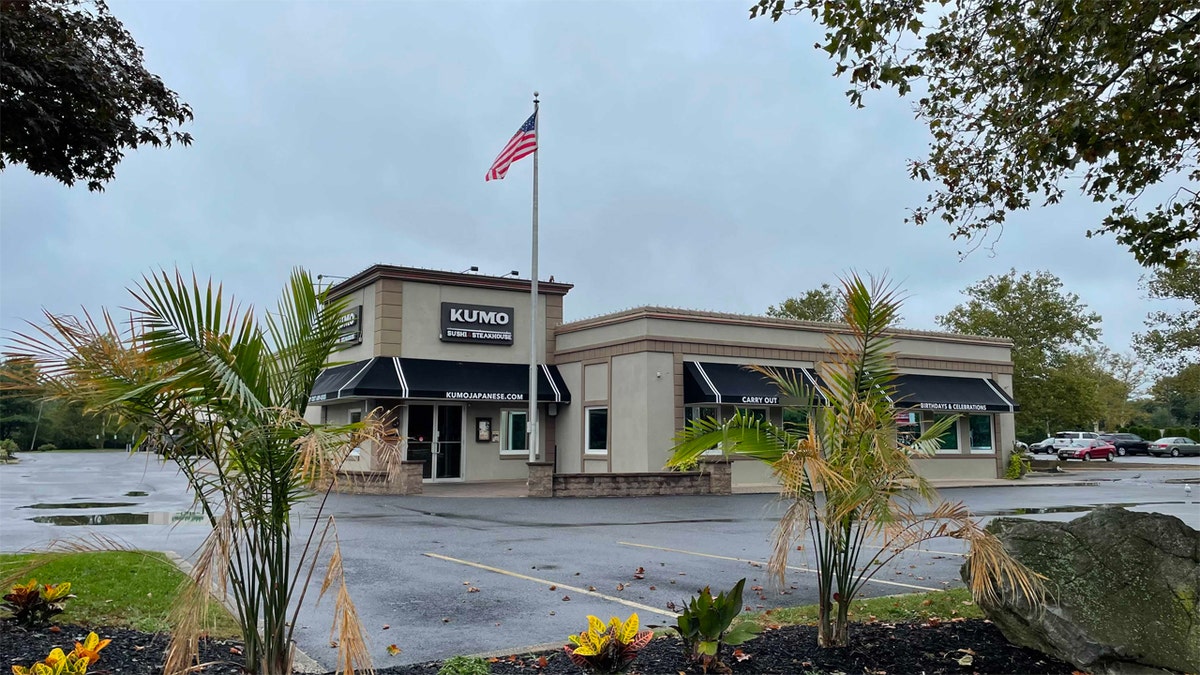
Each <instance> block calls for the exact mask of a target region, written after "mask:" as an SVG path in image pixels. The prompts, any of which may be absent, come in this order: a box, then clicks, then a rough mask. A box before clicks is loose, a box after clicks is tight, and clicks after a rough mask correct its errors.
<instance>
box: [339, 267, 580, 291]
mask: <svg viewBox="0 0 1200 675" xmlns="http://www.w3.org/2000/svg"><path fill="white" fill-rule="evenodd" d="M378 279H399V280H401V281H417V282H422V283H430V284H442V285H445V286H469V287H472V288H492V289H498V290H505V291H523V292H525V293H528V292H529V286H530V285H531V281H530V280H529V279H513V278H509V277H496V276H491V275H487V274H465V273H461V272H447V271H445V270H427V269H421V268H419V267H399V266H396V265H371V266H370V267H368V268H367V269H365V270H363V271H361V272H358V273H357V274H355V275H354V276H351V277H350V278H348V279H346V280H345V281H341V282H338V283H336V284H334V285H333V286H330V287H329V295H330V297H333V298H337V297H341V296H343V295H346V294H347V293H352V292H354V291H356V290H358V289H360V288H362V287H364V286H368V285H370V284H372V283H374V282H375V281H376V280H378ZM574 287H575V286H574V285H572V284H564V283H559V282H556V281H540V280H539V281H538V295H566V294H567V292H568V291H570V290H571V289H572V288H574Z"/></svg>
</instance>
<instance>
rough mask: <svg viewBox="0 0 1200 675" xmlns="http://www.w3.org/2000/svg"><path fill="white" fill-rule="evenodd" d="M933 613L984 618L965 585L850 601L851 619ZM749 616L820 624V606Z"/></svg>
mask: <svg viewBox="0 0 1200 675" xmlns="http://www.w3.org/2000/svg"><path fill="white" fill-rule="evenodd" d="M931 616H936V617H938V618H941V619H952V618H956V617H963V618H964V619H982V618H983V612H981V611H979V607H978V606H977V605H976V604H975V603H974V602H972V601H971V593H970V591H968V590H967V589H965V588H955V589H951V590H948V591H933V592H930V593H907V594H904V595H889V596H884V597H881V598H865V599H861V600H855V601H854V602H852V603H850V620H851V621H870V620H872V619H876V620H879V621H886V622H901V621H924V620H926V619H928V618H929V617H931ZM747 618H749V619H752V620H754V621H757V622H759V623H760V624H763V625H771V626H784V625H789V624H815V623H817V606H816V605H801V606H799V607H784V608H781V609H770V610H767V611H765V612H762V613H760V614H751V615H748V616H747Z"/></svg>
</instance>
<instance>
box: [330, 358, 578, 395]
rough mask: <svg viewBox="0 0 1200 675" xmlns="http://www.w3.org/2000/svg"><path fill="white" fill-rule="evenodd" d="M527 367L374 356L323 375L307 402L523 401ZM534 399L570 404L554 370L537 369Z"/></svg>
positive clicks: (563, 385) (527, 382) (526, 393)
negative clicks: (363, 400) (402, 400)
mask: <svg viewBox="0 0 1200 675" xmlns="http://www.w3.org/2000/svg"><path fill="white" fill-rule="evenodd" d="M528 393H529V366H526V365H522V364H519V363H478V362H474V361H438V360H434V359H405V358H397V357H387V356H377V357H375V358H373V359H368V360H366V361H359V362H358V363H352V364H349V365H344V366H337V367H335V368H329V369H326V370H325V371H323V372H322V373H321V374H320V375H319V376H317V381H316V383H315V384H314V385H313V391H312V395H310V396H309V397H308V400H309V402H310V403H319V402H323V401H330V400H335V399H339V398H367V397H370V398H404V399H408V398H414V399H446V400H453V401H526V400H528V399H527V398H526V396H527V395H528ZM538 400H539V401H542V402H546V403H570V402H571V392H570V391H568V390H567V385H566V382H564V381H563V379H562V375H561V374H559V372H558V368H556V367H554V366H550V365H546V364H541V365H540V366H539V367H538Z"/></svg>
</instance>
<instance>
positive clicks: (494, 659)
mask: <svg viewBox="0 0 1200 675" xmlns="http://www.w3.org/2000/svg"><path fill="white" fill-rule="evenodd" d="M488 663H500V659H498V658H496V657H495V656H493V657H492V658H490V659H488Z"/></svg>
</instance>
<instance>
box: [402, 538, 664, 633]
mask: <svg viewBox="0 0 1200 675" xmlns="http://www.w3.org/2000/svg"><path fill="white" fill-rule="evenodd" d="M422 555H425V556H427V557H430V558H437V559H438V560H445V561H448V562H452V563H458V564H459V565H466V566H468V567H475V568H478V569H481V570H486V571H488V572H495V573H496V574H503V575H505V576H509V577H515V578H517V579H524V580H526V581H536V582H537V583H539V584H545V585H547V586H558V587H559V588H563V589H566V590H568V591H571V592H572V593H579V594H580V595H590V596H592V597H594V598H601V599H603V600H609V601H611V602H616V603H620V604H622V605H625V606H627V607H633V608H634V609H640V610H642V611H643V612H650V613H652V614H657V615H658V616H663V617H666V618H668V619H674V618H675V617H676V616H678V615H677V614H675V613H674V612H669V611H667V610H665V609H659V608H657V607H651V606H650V605H643V604H642V603H640V602H634V601H632V600H626V599H625V598H617V597H613V596H611V595H605V594H603V593H599V592H597V591H589V590H588V589H586V588H580V587H578V586H571V585H568V584H564V583H560V582H557V581H550V580H549V579H539V578H537V577H531V576H529V575H527V574H521V573H520V572H510V571H509V570H506V569H501V568H499V567H492V566H491V565H484V564H483V563H477V562H471V561H470V560H460V559H458V558H451V557H450V556H448V555H441V554H439V553H424V554H422Z"/></svg>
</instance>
